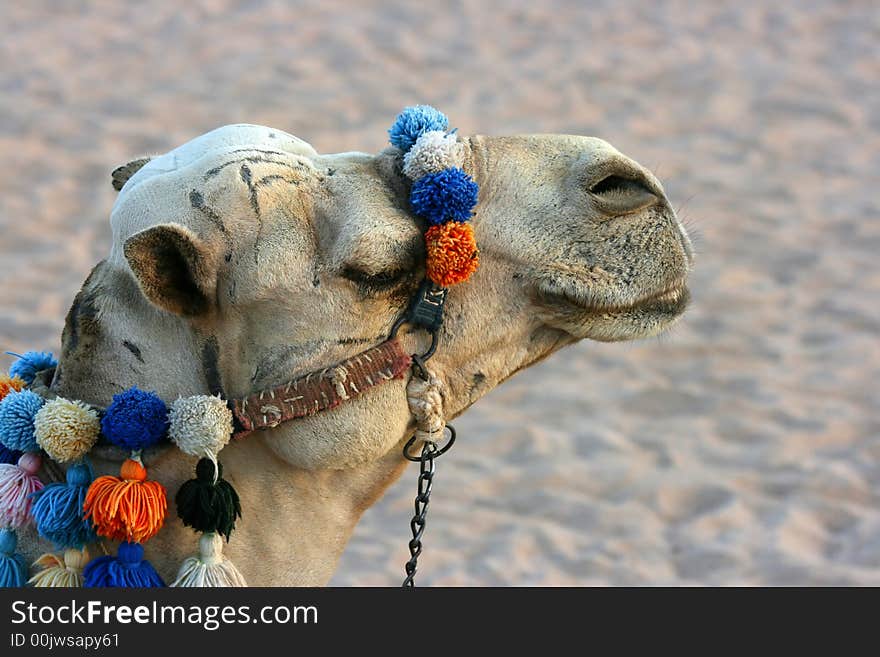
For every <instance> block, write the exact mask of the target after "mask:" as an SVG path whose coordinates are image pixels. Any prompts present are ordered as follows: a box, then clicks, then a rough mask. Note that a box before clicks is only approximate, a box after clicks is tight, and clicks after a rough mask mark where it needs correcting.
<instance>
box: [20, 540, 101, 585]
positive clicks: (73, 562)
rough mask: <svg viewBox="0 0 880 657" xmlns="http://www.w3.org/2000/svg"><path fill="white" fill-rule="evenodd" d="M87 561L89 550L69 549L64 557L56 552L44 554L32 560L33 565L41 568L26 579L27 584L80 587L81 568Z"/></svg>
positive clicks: (81, 583)
mask: <svg viewBox="0 0 880 657" xmlns="http://www.w3.org/2000/svg"><path fill="white" fill-rule="evenodd" d="M88 562H89V552H88V550H86V549H85V548H83V549H82V550H75V549H72V548H71V549H69V550H65V551H64V557H63V558H62V557H59V556H58V555H57V554H44V555H43V556H41V557H40V558H39V559H37V560H36V561H35V562H34V566H40V567H42V568H43V570H41V571H40V572H38V573H37V574H36V575H34V576H33V577H31V578H30V580H28V584H31V585H32V586H35V587H37V588H41V587H65V588H71V587H80V586H82V585H83V573H82V571H83V568H84V567H85V565H86V564H87V563H88Z"/></svg>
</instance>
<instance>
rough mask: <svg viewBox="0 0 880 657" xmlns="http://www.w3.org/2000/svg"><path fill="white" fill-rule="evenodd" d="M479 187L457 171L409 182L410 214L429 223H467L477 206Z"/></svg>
mask: <svg viewBox="0 0 880 657" xmlns="http://www.w3.org/2000/svg"><path fill="white" fill-rule="evenodd" d="M478 191H479V187H478V186H477V183H475V182H474V181H473V180H472V179H471V177H470V176H469V175H467V174H466V173H465V172H464V171H462V170H461V169H457V168H453V169H444V170H443V171H440V172H439V173H429V174H428V175H426V176H422V177H421V178H419V179H418V180H417V181H416V182H415V183H413V186H412V191H411V192H410V195H409V201H410V203H411V204H412V209H413V212H415V213H416V214H417V215H419V216H420V217H424V218H425V219H427V220H428V222H429V223H432V224H442V223H443V222H445V221H467V220H468V219H470V218H471V210H473V209H474V206H475V205H476V204H477V192H478Z"/></svg>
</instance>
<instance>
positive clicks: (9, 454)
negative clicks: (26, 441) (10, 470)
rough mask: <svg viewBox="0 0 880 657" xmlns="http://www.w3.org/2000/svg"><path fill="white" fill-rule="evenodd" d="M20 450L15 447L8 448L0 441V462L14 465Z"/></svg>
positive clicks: (20, 453) (19, 455)
mask: <svg viewBox="0 0 880 657" xmlns="http://www.w3.org/2000/svg"><path fill="white" fill-rule="evenodd" d="M21 455H22V452H19V451H18V450H17V449H9V448H8V447H6V445H4V444H3V443H0V463H7V464H12V465H15V464H16V463H18V459H19V458H20V457H21Z"/></svg>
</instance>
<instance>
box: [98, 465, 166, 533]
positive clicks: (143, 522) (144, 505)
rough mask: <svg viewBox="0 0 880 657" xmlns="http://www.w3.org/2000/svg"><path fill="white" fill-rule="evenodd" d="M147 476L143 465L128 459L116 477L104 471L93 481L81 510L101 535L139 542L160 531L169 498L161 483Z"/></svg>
mask: <svg viewBox="0 0 880 657" xmlns="http://www.w3.org/2000/svg"><path fill="white" fill-rule="evenodd" d="M146 479H147V471H146V469H145V468H144V466H143V465H142V464H141V463H140V462H138V461H136V460H134V459H127V460H126V461H124V462H123V464H122V468H121V469H120V472H119V477H113V476H110V475H105V476H103V477H98V478H97V479H95V481H93V482H92V485H91V486H89V490H88V492H87V493H86V501H85V503H84V504H83V510H84V511H85V518H86V519H87V520H88V519H91V521H92V523H93V524H94V527H95V531H96V532H97V533H98V534H99V535H100V536H106V537H107V538H111V539H113V540H115V541H137V542H138V543H140V542H142V541H146V540H147V539H149V538H152V537H153V536H155V535H156V534H157V533H158V532H159V530H160V529H161V528H162V523H163V522H164V521H165V512H166V510H167V508H168V499H167V496H166V493H165V488H164V487H163V486H162V484H160V483H159V482H157V481H146Z"/></svg>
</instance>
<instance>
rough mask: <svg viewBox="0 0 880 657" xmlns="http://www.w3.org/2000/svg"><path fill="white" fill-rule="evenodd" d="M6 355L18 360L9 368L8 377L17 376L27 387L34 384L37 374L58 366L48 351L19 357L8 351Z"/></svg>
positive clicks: (34, 352) (26, 353) (32, 352)
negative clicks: (16, 357) (15, 357)
mask: <svg viewBox="0 0 880 657" xmlns="http://www.w3.org/2000/svg"><path fill="white" fill-rule="evenodd" d="M6 353H8V354H9V355H10V356H18V360H17V361H15V362H14V363H13V364H12V367H10V368H9V376H17V377H18V378H19V379H22V380H24V382H25V383H27V384H28V385H30V384H31V383H33V382H34V378H36V376H37V372H39V371H40V370H48V369H51V368H53V367H55V366H56V365H58V361H57V360H55V357H54V356H53V355H52V354H51V353H49V352H48V351H28V352H25V353H24V354H23V355H21V356H19V355H18V354H13V353H10V352H8V351H7V352H6Z"/></svg>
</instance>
